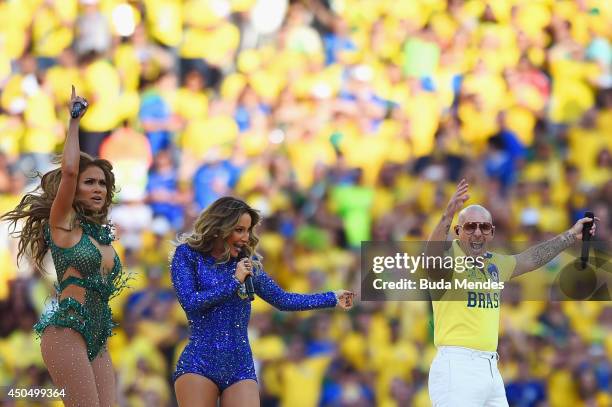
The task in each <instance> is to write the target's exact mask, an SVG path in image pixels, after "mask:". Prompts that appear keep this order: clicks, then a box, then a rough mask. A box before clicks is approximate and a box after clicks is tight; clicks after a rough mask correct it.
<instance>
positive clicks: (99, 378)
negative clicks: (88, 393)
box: [91, 350, 117, 407]
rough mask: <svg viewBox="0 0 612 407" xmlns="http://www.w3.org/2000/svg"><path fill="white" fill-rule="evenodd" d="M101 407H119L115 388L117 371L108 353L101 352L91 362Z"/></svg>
mask: <svg viewBox="0 0 612 407" xmlns="http://www.w3.org/2000/svg"><path fill="white" fill-rule="evenodd" d="M91 367H92V368H93V373H94V377H95V379H96V387H97V389H98V398H99V400H100V407H113V406H115V405H117V388H116V386H115V370H114V369H113V363H112V362H111V358H110V356H109V354H108V351H106V350H105V351H103V352H101V353H100V354H99V355H98V356H96V358H95V359H94V360H93V361H92V362H91Z"/></svg>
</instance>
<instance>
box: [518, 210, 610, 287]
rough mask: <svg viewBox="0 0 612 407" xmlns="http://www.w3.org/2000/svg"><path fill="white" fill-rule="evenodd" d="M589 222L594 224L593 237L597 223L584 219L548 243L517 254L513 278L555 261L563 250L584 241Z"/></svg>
mask: <svg viewBox="0 0 612 407" xmlns="http://www.w3.org/2000/svg"><path fill="white" fill-rule="evenodd" d="M595 220H599V218H595ZM588 222H593V226H592V227H591V230H590V233H591V236H593V235H594V234H595V229H596V227H595V222H594V221H593V219H592V218H582V219H580V220H579V221H578V222H576V224H575V225H574V226H572V227H571V228H570V229H569V230H567V231H565V232H563V233H561V234H559V235H557V236H555V237H553V238H552V239H550V240H547V241H546V242H543V243H540V244H538V245H536V246H533V247H530V248H529V249H527V250H525V251H523V252H521V253H519V254H515V255H514V258H515V259H516V267H515V268H514V272H513V273H512V277H511V278H514V277H518V276H520V275H522V274H525V273H528V272H530V271H533V270H537V269H539V268H540V267H542V266H543V265H545V264H546V263H548V262H549V261H551V260H552V259H554V258H555V257H556V256H557V255H558V254H559V253H561V252H562V251H563V250H565V249H567V248H568V247H570V246H571V245H573V244H574V243H575V242H576V241H577V240H580V239H582V225H584V224H585V223H588Z"/></svg>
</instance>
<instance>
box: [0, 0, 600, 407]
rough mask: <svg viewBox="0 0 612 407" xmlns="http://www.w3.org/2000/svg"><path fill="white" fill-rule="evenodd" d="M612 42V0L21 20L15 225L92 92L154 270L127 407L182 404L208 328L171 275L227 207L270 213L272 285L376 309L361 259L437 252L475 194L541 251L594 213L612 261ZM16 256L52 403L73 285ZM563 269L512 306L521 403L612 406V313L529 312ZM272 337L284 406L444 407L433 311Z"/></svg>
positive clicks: (77, 0)
mask: <svg viewBox="0 0 612 407" xmlns="http://www.w3.org/2000/svg"><path fill="white" fill-rule="evenodd" d="M611 41H612V2H610V1H608V0H572V1H569V0H567V1H555V0H495V1H484V0H466V1H463V0H448V1H447V0H413V1H407V0H406V1H397V0H303V1H287V0H209V1H206V0H143V1H125V0H99V1H98V0H55V1H53V0H7V1H3V2H0V88H1V90H2V93H1V97H0V213H4V212H6V211H8V210H9V209H11V208H13V207H14V206H15V205H16V204H17V202H18V201H19V199H20V197H21V196H22V194H23V193H24V192H25V191H29V190H31V189H33V188H34V187H35V186H36V185H37V182H38V179H37V178H35V177H33V176H32V174H34V173H35V172H36V171H40V172H45V171H47V170H48V169H49V168H52V167H53V166H54V164H53V157H54V155H55V154H56V153H59V152H61V149H62V143H63V140H64V137H65V132H66V127H67V122H68V109H67V103H68V100H69V97H70V85H71V84H74V85H75V87H76V89H77V93H78V94H80V95H82V96H84V97H86V98H87V99H88V101H89V102H90V108H89V111H88V113H87V115H86V116H85V117H84V119H83V120H82V122H81V129H80V140H81V147H82V150H84V151H86V152H88V153H90V154H93V155H97V156H100V157H103V158H106V159H108V160H110V161H111V162H112V163H113V165H114V169H115V174H116V177H117V183H118V186H119V188H120V190H119V191H118V194H117V196H116V205H115V206H114V209H113V211H112V215H111V217H112V220H113V222H114V224H115V225H116V227H117V230H118V235H119V240H118V242H116V244H115V247H116V249H117V250H118V252H119V253H120V255H121V258H122V262H123V265H124V270H125V271H126V272H135V273H136V274H135V275H136V278H135V280H133V281H132V289H130V290H126V291H124V292H123V293H122V295H121V296H120V297H118V298H116V299H114V300H113V302H112V308H113V313H114V317H115V319H116V321H117V322H118V323H119V324H120V328H118V329H117V331H116V335H115V336H113V337H112V338H111V339H110V343H109V349H110V353H111V356H112V359H113V361H114V366H115V369H116V372H117V382H118V386H119V391H120V401H121V404H122V405H125V406H171V405H173V403H174V396H173V389H172V388H171V385H170V382H169V376H170V373H171V372H172V370H173V368H174V363H175V361H176V359H177V357H178V355H179V354H180V352H181V350H182V348H183V347H184V345H185V341H186V337H187V329H186V322H187V321H186V319H185V316H184V313H183V312H182V310H181V309H180V306H179V305H178V303H177V301H176V299H175V295H174V292H173V290H172V287H171V284H170V279H169V275H168V256H169V253H170V252H171V249H172V241H173V240H175V238H176V236H177V233H181V232H185V231H188V230H190V228H191V227H192V224H193V220H194V219H195V217H196V216H197V214H198V213H199V211H201V210H202V209H203V208H205V207H206V206H207V205H208V204H210V203H211V202H213V201H214V200H215V199H217V198H218V197H221V196H224V195H229V194H231V195H236V196H239V197H242V198H244V199H245V200H246V201H248V202H249V203H250V204H251V205H252V206H254V207H255V208H257V209H259V210H260V211H261V212H262V214H263V216H264V217H265V220H264V222H263V224H262V225H261V227H260V228H259V233H260V236H261V244H260V252H261V253H262V254H263V255H264V258H265V259H264V266H265V268H266V271H267V272H268V273H270V274H271V275H272V276H273V277H274V278H275V279H276V280H277V281H278V282H279V283H280V284H281V285H282V286H283V287H284V288H285V289H287V290H291V291H296V292H313V291H322V290H329V289H338V288H340V287H345V288H349V289H353V290H355V291H357V292H359V285H360V266H359V248H360V242H361V241H364V240H417V241H418V240H425V239H426V238H427V236H428V234H429V232H430V231H431V230H432V228H433V226H434V225H435V224H436V223H437V222H438V220H439V218H440V216H441V213H442V211H443V210H444V207H445V205H446V202H447V200H448V198H449V197H450V194H451V193H452V192H453V190H454V185H455V184H456V182H457V181H458V179H460V177H466V178H467V179H468V181H469V183H470V195H471V198H470V201H469V202H468V203H481V204H483V205H485V206H486V207H487V208H489V209H490V210H491V212H492V214H493V218H494V222H495V224H496V227H497V229H496V230H497V234H496V239H498V240H501V241H505V242H519V241H520V242H528V243H537V242H540V241H542V240H543V239H546V238H549V237H551V236H554V235H555V234H557V233H559V232H562V231H564V230H566V229H567V228H569V227H570V226H571V225H572V224H573V223H574V222H575V220H576V219H578V218H580V217H581V216H582V213H583V212H584V210H585V209H590V210H593V211H594V212H595V214H596V215H597V216H598V217H599V218H601V222H600V223H599V224H598V230H597V233H598V235H599V239H601V240H603V241H604V242H608V243H609V242H610V241H611V233H612V227H611V226H612V225H611V222H612V217H611V216H610V209H611V208H612V155H611V153H612V136H611V133H610V132H611V131H612V43H611ZM15 253H16V242H15V240H13V239H11V238H9V237H8V233H7V227H6V225H2V226H0V264H1V266H0V268H1V270H0V314H1V315H2V319H1V322H0V386H11V387H13V388H15V387H17V388H31V387H33V386H43V387H44V386H49V385H50V381H49V376H48V374H47V373H46V370H45V368H44V365H43V363H42V359H41V356H40V350H39V344H38V341H37V340H36V338H35V336H34V333H33V332H32V325H33V324H34V323H35V321H36V320H37V318H38V316H39V315H40V313H41V312H42V310H43V309H44V307H45V304H46V303H48V301H49V299H50V298H52V292H53V291H52V289H53V282H54V278H55V276H54V273H53V271H52V270H53V268H52V265H51V264H49V266H48V267H47V269H48V270H50V271H49V272H47V274H44V275H41V274H40V273H38V272H35V271H33V270H32V267H31V266H30V265H28V264H27V262H24V263H23V264H21V265H20V266H19V267H17V265H16V262H15ZM558 269H559V262H558V261H553V262H551V263H550V264H549V265H548V266H546V267H545V269H544V270H540V271H538V272H535V273H531V274H530V275H528V276H527V277H528V278H527V279H523V280H522V282H520V283H517V285H516V287H517V290H516V291H515V293H514V295H513V298H512V300H511V301H507V302H506V303H504V304H503V305H502V311H501V312H502V323H501V334H500V342H499V354H500V356H501V360H500V370H501V372H502V375H503V377H504V380H505V384H506V391H507V395H508V399H509V402H510V405H512V406H521V407H523V406H552V407H556V406H560V407H563V406H572V407H573V406H577V407H579V406H585V407H587V406H588V407H591V406H597V407H604V406H610V405H612V397H611V392H612V366H611V361H612V305H611V303H610V302H609V301H608V302H578V301H575V302H561V303H558V302H549V301H522V300H521V299H522V298H524V296H525V295H526V294H525V293H524V290H528V289H529V288H533V287H534V282H535V281H540V282H541V281H542V280H550V279H554V277H555V275H556V272H557V271H558ZM535 286H537V285H535ZM249 333H250V338H251V343H252V347H253V353H254V356H255V359H256V366H257V369H258V377H259V379H260V389H261V397H262V405H264V406H277V405H278V406H285V407H287V406H291V407H301V406H304V407H308V406H345V407H349V406H351V407H358V406H359V407H360V406H384V407H394V406H427V405H429V399H428V394H427V374H428V369H429V364H430V362H431V360H432V358H433V356H434V354H435V348H434V347H433V342H432V325H431V310H430V305H429V304H427V303H425V302H361V303H360V302H359V301H358V302H357V306H356V307H355V308H354V309H353V310H352V311H351V312H349V313H343V312H339V311H335V310H331V311H317V312H304V313H282V312H278V311H276V310H274V309H272V308H271V307H270V306H268V305H267V304H265V303H263V302H262V301H261V300H256V301H255V302H254V303H253V315H252V319H251V324H250V327H249ZM16 405H33V402H32V401H29V402H25V403H22V404H20V403H19V402H18V403H16Z"/></svg>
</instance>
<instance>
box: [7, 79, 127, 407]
mask: <svg viewBox="0 0 612 407" xmlns="http://www.w3.org/2000/svg"><path fill="white" fill-rule="evenodd" d="M77 103H81V104H82V105H83V106H84V109H83V110H82V111H81V112H80V114H78V115H77V117H73V118H71V119H70V124H69V127H68V135H67V137H66V142H65V145H64V152H63V155H62V161H61V168H58V169H55V170H52V171H49V172H48V173H46V174H45V175H43V177H42V179H41V185H40V187H39V188H38V190H37V191H34V192H33V193H28V194H26V195H25V196H24V197H23V199H22V200H21V202H20V203H19V205H18V206H17V207H16V208H15V209H14V210H12V211H10V212H8V213H7V214H5V215H4V216H3V217H2V219H3V220H8V221H11V222H12V224H13V227H15V226H16V225H17V223H18V222H19V224H20V230H19V231H18V232H17V233H15V229H13V233H14V234H16V235H17V237H19V253H18V259H19V258H21V257H22V255H23V254H24V253H28V254H31V255H32V257H33V259H34V263H35V264H36V266H37V268H38V269H40V270H42V269H43V257H44V256H45V253H46V252H47V251H48V250H49V249H50V250H51V256H52V259H53V264H54V266H55V271H56V273H57V285H56V289H57V301H56V302H54V303H53V306H52V307H51V308H50V309H49V310H48V311H47V312H45V313H44V314H43V316H42V317H41V319H40V321H38V323H37V324H36V325H35V326H34V329H35V330H36V331H37V332H38V334H39V335H40V338H41V352H42V356H43V360H44V362H45V365H46V366H47V369H48V370H49V373H50V375H51V378H52V379H53V383H54V384H55V386H56V388H57V389H58V390H59V391H60V392H62V399H63V401H64V404H65V405H66V406H111V405H115V404H116V397H115V394H116V386H115V374H114V369H113V366H112V363H111V360H110V357H109V354H108V352H107V350H106V343H107V339H108V337H109V336H110V335H111V334H112V328H113V326H114V323H113V320H112V314H111V309H110V307H109V305H108V301H109V299H110V298H111V297H113V296H114V295H115V294H117V293H118V292H119V291H120V290H121V289H122V288H123V287H124V286H125V281H126V280H125V278H124V277H122V275H121V262H120V261H119V257H118V256H117V254H116V253H115V251H114V250H113V248H112V246H111V245H110V244H111V242H112V240H113V235H112V233H111V232H112V231H111V228H110V227H108V226H106V225H105V224H106V223H107V222H106V221H107V215H108V210H109V206H110V204H111V202H112V197H113V192H114V191H115V178H114V175H113V173H112V165H111V164H110V162H108V161H106V160H101V159H94V158H92V157H90V156H88V155H87V154H84V153H81V152H80V149H79V139H78V129H79V121H80V119H81V117H83V115H84V114H85V111H86V110H87V102H86V101H85V99H83V98H81V97H78V96H76V94H75V90H74V87H73V88H72V96H71V101H70V111H71V112H72V111H74V107H75V105H76V104H77ZM76 113H77V112H76V111H75V115H76Z"/></svg>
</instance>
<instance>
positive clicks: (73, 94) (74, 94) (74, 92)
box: [71, 85, 76, 99]
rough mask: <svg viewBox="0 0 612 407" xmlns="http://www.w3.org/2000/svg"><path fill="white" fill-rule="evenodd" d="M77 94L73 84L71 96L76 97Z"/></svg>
mask: <svg viewBox="0 0 612 407" xmlns="http://www.w3.org/2000/svg"><path fill="white" fill-rule="evenodd" d="M75 96H76V91H75V89H74V85H72V95H71V98H72V99H74V98H75Z"/></svg>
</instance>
